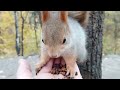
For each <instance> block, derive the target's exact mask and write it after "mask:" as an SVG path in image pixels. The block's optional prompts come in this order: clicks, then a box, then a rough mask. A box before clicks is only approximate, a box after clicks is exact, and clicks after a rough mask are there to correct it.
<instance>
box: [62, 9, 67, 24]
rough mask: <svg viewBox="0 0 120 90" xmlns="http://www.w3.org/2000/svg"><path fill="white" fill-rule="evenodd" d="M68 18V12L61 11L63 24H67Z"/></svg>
mask: <svg viewBox="0 0 120 90" xmlns="http://www.w3.org/2000/svg"><path fill="white" fill-rule="evenodd" d="M67 18H68V12H67V11H61V12H60V19H61V20H62V21H63V22H65V23H67Z"/></svg>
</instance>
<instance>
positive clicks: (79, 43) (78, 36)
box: [68, 17, 87, 61]
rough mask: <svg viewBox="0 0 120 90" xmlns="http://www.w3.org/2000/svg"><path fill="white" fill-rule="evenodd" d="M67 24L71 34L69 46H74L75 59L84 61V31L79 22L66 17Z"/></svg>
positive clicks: (85, 52) (85, 53)
mask: <svg viewBox="0 0 120 90" xmlns="http://www.w3.org/2000/svg"><path fill="white" fill-rule="evenodd" d="M68 25H69V29H70V34H71V46H73V47H74V49H75V53H76V55H77V57H78V58H77V59H79V60H80V61H84V60H85V59H86V55H87V51H86V32H85V30H84V28H83V27H82V26H81V25H80V23H79V22H78V21H77V20H76V19H74V18H72V17H69V18H68Z"/></svg>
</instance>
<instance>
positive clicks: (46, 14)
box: [41, 11, 50, 23]
mask: <svg viewBox="0 0 120 90" xmlns="http://www.w3.org/2000/svg"><path fill="white" fill-rule="evenodd" d="M49 18H50V12H49V11H42V12H41V20H42V23H44V22H46V21H47V20H48V19H49Z"/></svg>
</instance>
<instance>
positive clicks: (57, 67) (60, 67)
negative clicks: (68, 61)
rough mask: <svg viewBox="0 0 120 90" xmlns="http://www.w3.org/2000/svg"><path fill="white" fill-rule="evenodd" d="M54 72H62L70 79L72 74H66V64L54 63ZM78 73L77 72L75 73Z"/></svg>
mask: <svg viewBox="0 0 120 90" xmlns="http://www.w3.org/2000/svg"><path fill="white" fill-rule="evenodd" d="M51 73H52V74H62V75H63V76H65V79H70V74H69V75H67V76H66V73H67V68H66V65H61V64H54V65H53V67H52V70H51ZM75 75H77V72H76V73H75Z"/></svg>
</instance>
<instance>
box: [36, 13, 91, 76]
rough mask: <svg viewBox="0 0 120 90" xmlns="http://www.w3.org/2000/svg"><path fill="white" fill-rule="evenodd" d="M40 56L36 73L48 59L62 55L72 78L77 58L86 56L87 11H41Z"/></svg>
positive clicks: (82, 58)
mask: <svg viewBox="0 0 120 90" xmlns="http://www.w3.org/2000/svg"><path fill="white" fill-rule="evenodd" d="M40 15H41V21H42V34H41V57H40V61H39V63H38V64H37V66H36V74H37V73H38V72H39V71H40V70H41V68H42V67H43V66H44V65H45V64H46V63H47V62H48V61H49V60H50V58H59V57H63V59H64V60H65V63H66V68H67V74H68V73H70V78H74V76H75V71H74V66H75V63H76V61H77V60H79V61H80V62H84V61H85V60H86V56H87V50H86V37H87V36H86V32H85V27H86V26H87V22H88V16H89V11H41V13H40Z"/></svg>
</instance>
